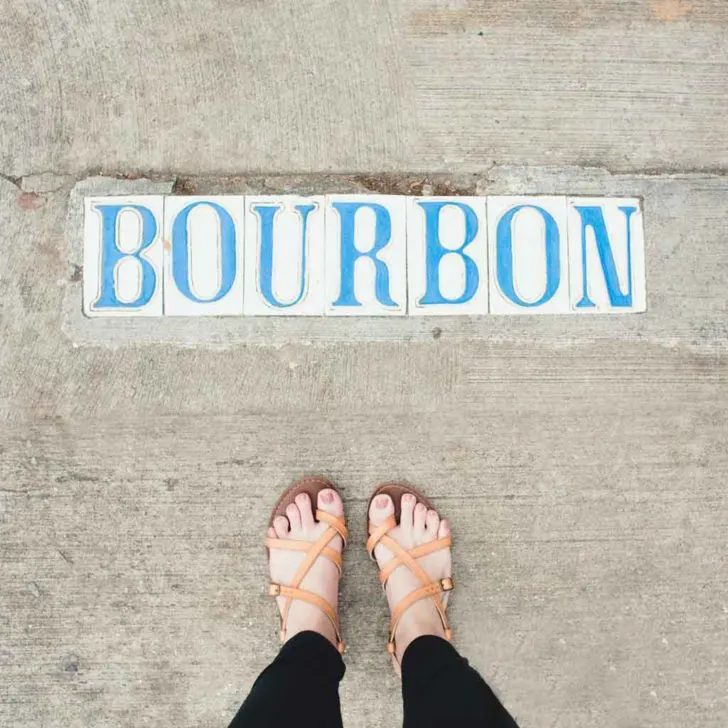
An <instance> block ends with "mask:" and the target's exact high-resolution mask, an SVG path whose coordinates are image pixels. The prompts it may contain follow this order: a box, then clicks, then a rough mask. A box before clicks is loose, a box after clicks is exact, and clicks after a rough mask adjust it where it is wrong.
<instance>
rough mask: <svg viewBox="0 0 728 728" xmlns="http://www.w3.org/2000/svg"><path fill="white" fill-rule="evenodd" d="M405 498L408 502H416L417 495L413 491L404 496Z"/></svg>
mask: <svg viewBox="0 0 728 728" xmlns="http://www.w3.org/2000/svg"><path fill="white" fill-rule="evenodd" d="M403 498H404V499H405V500H406V501H407V503H414V502H415V497H414V496H413V495H412V494H411V493H407V495H405V496H403Z"/></svg>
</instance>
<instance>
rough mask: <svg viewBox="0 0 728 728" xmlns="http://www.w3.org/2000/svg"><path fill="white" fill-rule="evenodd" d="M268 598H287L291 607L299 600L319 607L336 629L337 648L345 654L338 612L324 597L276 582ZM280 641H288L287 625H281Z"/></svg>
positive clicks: (271, 586) (269, 588)
mask: <svg viewBox="0 0 728 728" xmlns="http://www.w3.org/2000/svg"><path fill="white" fill-rule="evenodd" d="M268 596H271V597H285V598H286V599H287V600H288V601H287V605H290V604H291V602H292V601H293V600H295V599H299V600H301V601H303V602H308V603H309V604H313V605H314V606H315V607H318V608H319V609H320V610H321V611H322V612H323V613H324V614H325V615H326V616H327V617H328V619H329V622H331V625H332V626H333V628H334V632H335V633H336V648H337V649H338V651H339V652H340V653H343V652H344V640H343V639H342V636H341V629H340V627H339V618H338V616H337V614H336V610H335V609H334V608H333V607H332V606H331V605H330V604H329V603H328V602H327V601H326V600H325V599H324V598H323V597H320V596H319V595H318V594H314V593H313V592H310V591H306V590H305V589H296V588H294V587H292V586H286V585H285V584H276V583H275V582H271V583H270V584H269V585H268ZM286 616H288V615H286ZM280 639H281V642H284V641H285V639H286V629H285V623H281V631H280Z"/></svg>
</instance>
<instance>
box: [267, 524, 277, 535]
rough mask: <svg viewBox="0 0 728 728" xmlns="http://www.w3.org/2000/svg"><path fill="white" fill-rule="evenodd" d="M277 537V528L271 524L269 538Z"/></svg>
mask: <svg viewBox="0 0 728 728" xmlns="http://www.w3.org/2000/svg"><path fill="white" fill-rule="evenodd" d="M276 537H277V534H276V530H275V528H273V526H271V527H270V528H269V529H268V538H276Z"/></svg>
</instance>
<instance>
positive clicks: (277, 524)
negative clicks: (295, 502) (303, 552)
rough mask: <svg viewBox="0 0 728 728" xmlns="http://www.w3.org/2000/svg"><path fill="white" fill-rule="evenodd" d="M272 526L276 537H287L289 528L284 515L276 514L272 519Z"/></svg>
mask: <svg viewBox="0 0 728 728" xmlns="http://www.w3.org/2000/svg"><path fill="white" fill-rule="evenodd" d="M273 528H274V530H275V532H276V536H278V538H288V533H289V528H288V519H287V518H286V517H285V516H278V517H277V518H276V519H275V520H274V521H273Z"/></svg>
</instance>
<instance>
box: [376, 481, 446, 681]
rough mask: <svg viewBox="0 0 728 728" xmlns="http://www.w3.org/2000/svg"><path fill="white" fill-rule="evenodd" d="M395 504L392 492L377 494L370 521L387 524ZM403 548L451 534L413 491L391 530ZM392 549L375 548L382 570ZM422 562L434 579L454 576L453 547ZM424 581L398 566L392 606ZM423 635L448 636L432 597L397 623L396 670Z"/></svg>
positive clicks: (390, 587)
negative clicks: (389, 493) (397, 521)
mask: <svg viewBox="0 0 728 728" xmlns="http://www.w3.org/2000/svg"><path fill="white" fill-rule="evenodd" d="M394 512H395V511H394V503H393V502H392V499H391V497H390V496H389V495H386V494H380V495H377V496H376V497H375V498H374V500H372V503H371V505H370V507H369V520H370V521H371V523H372V524H373V525H374V526H378V525H380V524H381V523H383V522H384V521H385V520H386V519H387V518H389V517H390V516H391V515H393V514H394ZM387 535H388V536H390V537H391V538H392V539H394V540H395V541H396V542H397V543H398V544H399V545H400V546H401V547H402V548H404V549H406V550H407V551H409V550H411V549H413V548H415V547H416V546H422V545H423V544H427V543H430V542H432V541H436V540H437V539H441V538H445V537H446V536H449V535H450V526H449V524H448V522H447V521H446V520H444V519H440V516H439V515H438V513H437V511H434V510H428V508H427V506H426V505H425V504H424V503H418V502H417V498H416V497H415V496H414V495H412V494H411V493H405V494H404V495H403V496H402V502H401V516H400V521H399V523H398V524H397V526H396V528H393V529H391V530H390V531H388V532H387ZM393 556H394V555H393V554H392V552H391V551H390V550H389V549H387V547H386V546H384V545H383V544H382V543H378V544H377V545H376V546H375V548H374V557H375V558H376V560H377V563H378V564H379V568H380V569H382V568H383V567H384V566H385V565H386V564H387V562H388V561H390V560H391V559H392V558H393ZM417 562H418V564H419V565H420V566H421V567H422V568H423V569H424V570H425V572H426V573H427V575H428V576H429V577H430V579H431V580H432V581H434V582H437V581H439V580H440V579H446V578H449V577H451V576H452V557H451V551H450V549H449V548H443V549H441V550H439V551H435V552H434V553H431V554H428V555H427V556H422V557H421V558H419V559H417ZM422 586H423V584H422V581H421V580H420V579H419V578H418V577H417V576H416V575H415V574H413V573H412V571H410V569H408V568H407V566H404V565H401V566H398V567H397V568H396V569H395V570H394V571H393V572H392V574H391V575H390V577H389V579H388V581H387V585H386V589H385V591H386V594H387V601H388V602H389V609H390V611H392V610H393V609H396V607H397V605H398V604H399V603H400V602H401V601H402V600H403V599H404V598H405V597H407V595H408V594H410V592H413V591H415V590H417V589H420V588H421V587H422ZM447 596H448V594H447V592H445V593H444V594H443V595H442V600H443V603H445V604H446V603H447ZM423 635H435V636H437V637H445V630H444V628H443V625H442V620H441V619H440V615H439V614H438V612H437V609H436V608H435V604H434V602H433V600H432V599H429V598H425V599H420V600H419V601H417V602H415V603H414V604H413V605H412V606H411V607H410V608H409V609H408V610H407V611H406V612H405V613H404V614H403V615H402V618H401V619H400V620H399V623H398V624H397V627H396V630H395V634H394V639H395V654H394V657H395V658H396V659H395V669H397V671H398V672H399V665H400V664H401V662H402V656H403V655H404V653H405V650H406V649H407V647H409V645H410V643H412V642H413V640H415V639H417V638H418V637H422V636H423Z"/></svg>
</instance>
